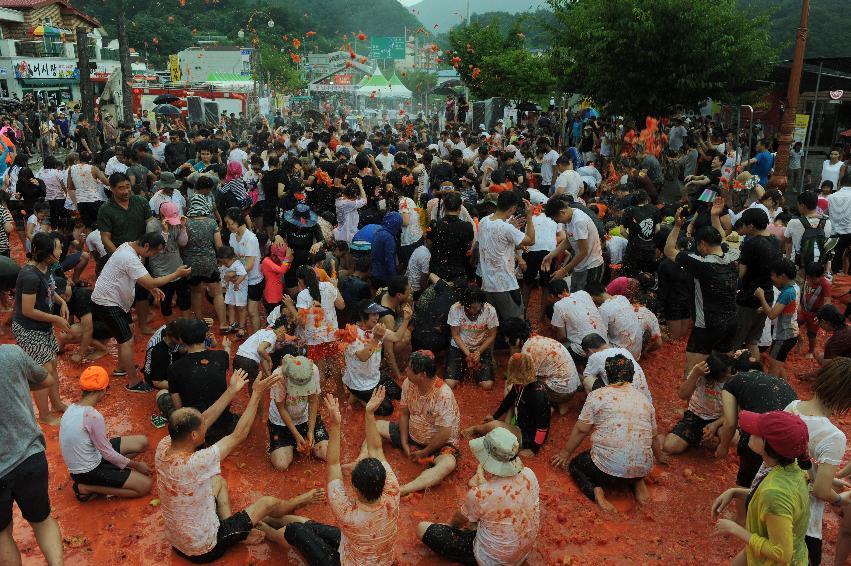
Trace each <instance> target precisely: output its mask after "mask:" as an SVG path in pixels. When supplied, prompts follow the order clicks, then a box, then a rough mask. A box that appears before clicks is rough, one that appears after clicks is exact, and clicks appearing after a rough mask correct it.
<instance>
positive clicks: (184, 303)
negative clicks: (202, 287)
mask: <svg viewBox="0 0 851 566" xmlns="http://www.w3.org/2000/svg"><path fill="white" fill-rule="evenodd" d="M160 289H161V290H162V292H163V295H165V297H163V300H161V301H160V314H162V315H163V316H166V317H167V316H171V315H172V304H173V303H174V297H175V296H177V308H178V309H180V310H182V311H188V310H189V309H190V308H192V300H191V294H190V292H189V281H187V280H186V279H178V280H177V281H171V282H169V283H166V284H165V285H163V286H162V287H161V288H160Z"/></svg>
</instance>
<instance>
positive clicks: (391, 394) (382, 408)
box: [346, 376, 402, 417]
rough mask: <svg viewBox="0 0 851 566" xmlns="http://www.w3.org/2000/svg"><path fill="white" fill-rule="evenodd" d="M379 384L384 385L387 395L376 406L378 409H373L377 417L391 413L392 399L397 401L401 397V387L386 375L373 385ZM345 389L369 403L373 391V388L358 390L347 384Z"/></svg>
mask: <svg viewBox="0 0 851 566" xmlns="http://www.w3.org/2000/svg"><path fill="white" fill-rule="evenodd" d="M379 385H383V386H384V388H385V390H386V393H387V395H386V397H385V398H384V401H382V402H381V405H379V406H378V409H377V410H376V411H375V415H376V416H378V417H389V416H390V415H392V414H393V403H392V400H396V401H398V400H399V399H401V398H402V388H401V387H399V384H398V383H396V382H395V381H393V380H392V379H390V378H389V377H387V376H382V378H381V381H379V382H378V385H376V386H375V387H378V386H379ZM346 389H348V390H349V392H350V393H351V394H352V395H354V396H355V397H357V398H358V399H360V400H361V401H363V402H364V403H369V400H370V398H371V397H372V392H373V391H374V389H367V390H366V391H358V390H357V389H352V388H351V387H349V386H348V385H347V386H346Z"/></svg>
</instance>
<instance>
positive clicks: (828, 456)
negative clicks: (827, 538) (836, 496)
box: [784, 401, 846, 539]
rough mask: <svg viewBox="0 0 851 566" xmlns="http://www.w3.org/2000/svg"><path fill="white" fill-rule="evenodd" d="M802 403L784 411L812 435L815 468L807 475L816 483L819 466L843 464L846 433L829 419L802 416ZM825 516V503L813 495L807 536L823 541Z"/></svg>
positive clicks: (810, 445) (812, 454)
mask: <svg viewBox="0 0 851 566" xmlns="http://www.w3.org/2000/svg"><path fill="white" fill-rule="evenodd" d="M800 403H801V402H800V401H792V402H791V403H789V405H787V406H786V408H785V409H784V410H785V411H786V412H787V413H792V414H793V415H798V416H799V417H801V420H802V421H804V424H806V425H807V431H808V432H809V434H810V440H809V444H808V445H807V447H808V448H809V452H810V459H811V460H812V461H813V467H812V468H810V469H809V470H808V471H807V473H808V474H809V475H810V479H811V480H812V481H815V478H816V473H817V472H818V467H819V464H826V465H828V466H838V465H839V464H841V463H842V457H843V456H844V455H845V443H846V438H845V433H844V432H842V431H841V430H839V429H838V428H837V427H836V425H834V424H833V423H832V422H830V419H828V418H827V417H815V416H810V415H802V414H800V413H799V412H798V405H799V404H800ZM823 516H824V501H822V500H821V499H816V498H815V497H813V495H812V493H811V494H810V523H809V525H808V526H807V536H809V537H814V538H817V539H821V525H822V517H823Z"/></svg>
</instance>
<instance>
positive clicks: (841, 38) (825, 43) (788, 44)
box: [740, 0, 851, 59]
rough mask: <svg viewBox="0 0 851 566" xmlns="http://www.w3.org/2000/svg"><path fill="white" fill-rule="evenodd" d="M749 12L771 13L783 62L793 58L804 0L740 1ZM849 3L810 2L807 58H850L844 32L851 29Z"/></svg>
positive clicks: (844, 0) (835, 0) (771, 28)
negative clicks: (780, 46)
mask: <svg viewBox="0 0 851 566" xmlns="http://www.w3.org/2000/svg"><path fill="white" fill-rule="evenodd" d="M740 3H741V5H742V8H743V9H746V10H749V11H753V10H756V11H765V10H771V11H772V16H771V21H770V23H769V32H770V34H771V38H772V39H773V40H774V41H775V42H777V43H779V44H780V45H782V47H783V51H782V54H781V57H782V58H783V59H791V58H792V51H793V49H794V47H795V30H796V29H797V28H798V23H799V22H800V18H801V0H740ZM849 7H851V6H849V4H848V0H812V1H811V2H810V35H809V37H808V39H807V52H806V56H807V57H843V56H844V57H848V56H851V47H848V42H847V40H846V38H845V32H844V30H847V29H849V28H851V9H849Z"/></svg>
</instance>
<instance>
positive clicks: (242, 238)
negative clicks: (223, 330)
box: [225, 207, 263, 330]
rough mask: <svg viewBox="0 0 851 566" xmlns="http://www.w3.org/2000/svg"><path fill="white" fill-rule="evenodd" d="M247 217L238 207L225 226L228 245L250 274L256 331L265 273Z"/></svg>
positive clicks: (250, 309)
mask: <svg viewBox="0 0 851 566" xmlns="http://www.w3.org/2000/svg"><path fill="white" fill-rule="evenodd" d="M245 222H246V220H245V216H244V215H243V214H242V211H241V210H240V209H238V208H236V207H232V208H229V209H228V211H227V212H226V213H225V226H226V227H227V229H228V230H229V231H230V240H229V241H228V243H229V244H230V247H232V248H233V249H234V251H235V252H236V255H237V256H238V257H239V260H240V261H241V262H242V265H244V266H245V271H247V272H248V278H247V279H246V282H247V283H248V316H249V318H250V319H251V325H252V326H251V327H252V328H253V329H254V330H258V329H259V328H261V326H260V301H261V299H263V273H261V272H260V262H261V261H262V260H263V257H262V255H261V253H260V242H259V241H258V240H257V236H255V235H254V232H252V231H251V230H249V229H248V226H247V225H246V224H245Z"/></svg>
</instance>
